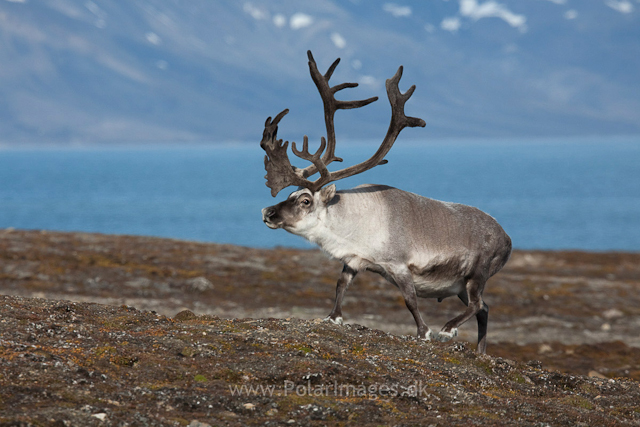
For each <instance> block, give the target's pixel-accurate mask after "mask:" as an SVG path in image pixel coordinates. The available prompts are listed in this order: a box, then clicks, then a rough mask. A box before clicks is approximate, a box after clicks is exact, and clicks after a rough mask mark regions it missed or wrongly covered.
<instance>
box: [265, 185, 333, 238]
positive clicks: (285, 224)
mask: <svg viewBox="0 0 640 427" xmlns="http://www.w3.org/2000/svg"><path fill="white" fill-rule="evenodd" d="M335 195H336V186H335V185H333V184H331V185H329V186H326V187H323V188H321V189H320V190H319V191H315V192H314V191H311V190H309V189H308V188H302V189H300V190H298V191H294V192H293V193H291V194H290V195H289V197H288V198H287V200H285V201H283V202H280V203H278V204H277V205H274V206H269V207H268V208H264V209H262V220H263V221H264V223H265V224H266V225H267V227H269V228H284V229H285V230H287V231H288V232H290V233H293V234H299V235H304V234H306V233H305V232H307V231H309V230H310V229H312V228H313V227H315V226H316V225H317V224H318V223H320V222H322V219H323V218H324V216H325V215H326V209H327V205H328V204H329V203H330V202H331V200H333V198H334V197H335Z"/></svg>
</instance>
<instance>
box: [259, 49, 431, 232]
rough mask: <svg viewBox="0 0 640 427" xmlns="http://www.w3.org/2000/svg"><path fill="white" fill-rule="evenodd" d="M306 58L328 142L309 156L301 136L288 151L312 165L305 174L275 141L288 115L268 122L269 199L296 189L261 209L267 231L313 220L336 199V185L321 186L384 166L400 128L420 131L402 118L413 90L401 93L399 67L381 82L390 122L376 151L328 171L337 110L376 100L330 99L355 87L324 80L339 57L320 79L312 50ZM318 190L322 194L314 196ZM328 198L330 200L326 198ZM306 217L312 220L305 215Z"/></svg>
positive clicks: (421, 122) (417, 122) (279, 141)
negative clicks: (292, 162)
mask: <svg viewBox="0 0 640 427" xmlns="http://www.w3.org/2000/svg"><path fill="white" fill-rule="evenodd" d="M307 56H308V57H309V71H310V73H311V78H312V79H313V82H314V83H315V85H316V87H317V88H318V92H320V97H321V98H322V103H323V105H324V119H325V126H326V129H327V138H326V139H325V138H324V137H322V138H321V140H320V148H319V149H318V150H317V151H316V152H315V153H313V154H311V153H310V152H309V139H308V137H307V136H306V135H305V136H304V138H303V144H302V150H301V151H300V150H298V148H297V146H296V143H295V142H292V143H291V151H293V154H295V155H296V156H297V157H299V158H301V159H304V160H307V161H309V162H311V165H309V166H307V167H306V168H304V169H300V168H297V167H295V166H293V165H291V162H290V161H289V157H288V155H287V148H288V146H289V141H284V142H283V141H282V139H277V133H278V124H279V123H280V120H282V118H283V117H284V116H285V115H286V114H287V113H288V112H289V110H288V109H287V110H284V111H282V112H280V113H279V114H278V115H277V116H276V117H275V118H274V119H273V120H272V119H271V117H269V118H267V121H266V122H265V125H264V132H263V134H262V141H261V142H260V146H261V147H262V148H263V149H264V151H265V152H266V156H265V157H264V166H265V169H266V171H267V175H266V176H265V178H266V179H267V182H266V185H267V187H269V188H271V195H272V196H274V197H275V196H276V195H277V194H278V193H279V192H280V190H282V189H283V188H286V187H289V186H291V185H295V186H298V187H301V188H302V189H301V190H298V191H296V192H294V193H292V194H291V195H290V196H289V198H287V200H286V201H284V202H282V203H280V204H278V205H275V206H271V207H269V208H265V209H263V210H262V213H263V220H264V222H265V223H266V224H267V226H269V227H271V228H285V229H289V228H291V226H290V225H289V224H292V223H293V221H294V220H295V221H302V220H303V219H304V218H312V217H313V215H316V216H317V215H318V214H319V212H320V211H319V210H318V209H319V206H325V205H326V204H327V203H328V202H329V201H330V200H331V198H333V195H334V194H335V186H331V187H328V188H326V189H323V187H324V186H325V185H326V184H328V183H330V182H333V181H337V180H339V179H343V178H346V177H349V176H353V175H356V174H359V173H362V172H364V171H367V170H369V169H371V168H373V167H375V166H377V165H382V164H385V163H387V161H386V160H385V159H384V157H385V156H386V154H387V153H388V152H389V150H390V149H391V147H392V146H393V143H394V142H395V140H396V138H397V137H398V135H399V134H400V132H401V131H402V129H404V128H405V127H416V126H421V127H424V126H425V122H424V120H422V119H419V118H416V117H407V116H406V115H405V114H404V104H405V103H406V102H407V101H408V100H409V98H410V97H411V95H412V94H413V91H414V90H415V88H416V87H415V85H414V86H411V87H410V88H409V90H408V91H407V92H405V93H401V92H400V89H399V88H398V83H399V82H400V78H401V77H402V66H400V68H398V71H397V72H396V74H395V75H394V76H393V77H392V78H390V79H388V80H387V81H386V88H387V95H388V97H389V102H390V104H391V123H390V124H389V129H388V130H387V134H386V136H385V137H384V139H383V141H382V144H381V145H380V147H379V148H378V151H376V152H375V154H374V155H373V156H372V157H371V158H369V159H368V160H366V161H364V162H362V163H358V164H356V165H353V166H350V167H348V168H345V169H340V170H338V171H334V172H329V170H328V169H327V166H328V165H329V164H330V163H332V162H334V161H337V162H341V161H342V159H341V158H339V157H336V156H335V149H336V136H335V127H334V124H333V118H334V115H335V112H336V111H337V110H344V109H352V108H360V107H364V106H365V105H368V104H370V103H372V102H374V101H376V100H377V99H378V97H373V98H368V99H363V100H356V101H339V100H337V99H336V98H335V94H336V92H338V91H340V90H342V89H345V88H353V87H357V86H358V84H357V83H341V84H338V85H336V86H333V87H331V86H330V85H329V79H330V78H331V76H332V75H333V72H334V71H335V69H336V67H337V66H338V63H339V62H340V58H338V59H336V60H335V61H334V62H333V64H331V66H330V67H329V69H328V70H327V72H326V73H325V74H324V75H322V74H320V72H319V71H318V67H317V65H316V61H315V60H314V59H313V55H312V54H311V51H307ZM316 173H319V174H320V176H319V177H318V178H317V179H316V180H315V181H310V180H308V179H307V178H308V177H310V176H312V175H314V174H316ZM321 189H323V191H319V190H321ZM329 196H331V197H330V198H329ZM312 214H313V215H312ZM310 215H311V216H310Z"/></svg>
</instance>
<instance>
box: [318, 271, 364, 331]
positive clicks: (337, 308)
mask: <svg viewBox="0 0 640 427" xmlns="http://www.w3.org/2000/svg"><path fill="white" fill-rule="evenodd" d="M356 274H358V272H357V271H356V270H354V269H353V268H351V267H349V266H348V265H346V264H345V265H344V267H343V268H342V273H341V274H340V278H339V279H338V284H337V285H336V302H335V304H334V305H333V310H331V313H329V315H328V316H327V317H326V318H325V319H324V320H326V321H329V322H331V323H335V324H336V325H342V323H343V322H342V299H343V298H344V293H345V292H346V291H347V288H348V287H349V285H350V284H351V282H353V278H354V277H356Z"/></svg>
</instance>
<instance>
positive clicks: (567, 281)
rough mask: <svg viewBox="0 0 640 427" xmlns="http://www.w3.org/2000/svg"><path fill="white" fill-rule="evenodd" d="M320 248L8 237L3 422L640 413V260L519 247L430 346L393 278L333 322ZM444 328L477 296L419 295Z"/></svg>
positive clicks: (1, 351) (532, 421) (469, 419)
mask: <svg viewBox="0 0 640 427" xmlns="http://www.w3.org/2000/svg"><path fill="white" fill-rule="evenodd" d="M340 270H341V266H340V264H339V263H338V262H336V261H333V260H330V259H328V258H326V256H325V255H324V254H322V253H321V252H319V251H315V250H293V249H284V248H278V249H273V250H263V249H253V248H243V247H237V246H230V245H217V244H208V243H196V242H185V241H178V240H170V239H158V238H149V237H134V236H110V235H99V234H86V233H57V232H44V231H42V232H41V231H22V230H12V229H7V230H0V426H10V425H11V426H14V425H22V426H29V425H56V426H76V425H79V426H80V425H81V426H84V425H96V426H98V425H100V426H103V425H104V426H110V425H113V426H116V425H123V426H124V425H141V426H142V425H145V426H146V425H151V426H153V425H158V426H161V425H162V426H164V425H175V426H180V425H183V426H186V425H190V426H194V427H196V426H207V425H209V426H214V425H350V424H353V425H434V426H451V425H461V426H462V425H465V426H466V425H522V426H525V425H527V426H528V425H554V426H555V425H571V426H573V425H583V426H596V425H598V426H600V425H602V426H604V425H612V426H613V425H640V383H639V382H638V381H639V380H640V336H639V334H638V331H639V330H640V292H639V291H640V254H633V253H584V252H529V251H515V252H514V254H513V256H512V258H511V260H510V261H509V263H508V264H507V266H506V267H505V268H504V270H503V271H502V272H500V273H499V274H498V275H496V276H495V277H494V278H492V279H491V280H490V281H489V283H488V285H487V288H486V290H485V294H484V297H485V301H486V302H487V303H488V304H489V306H490V307H491V309H490V314H489V335H488V348H487V355H486V356H480V355H477V354H476V353H475V351H474V349H475V335H476V325H475V321H470V322H468V323H467V324H465V325H464V326H463V327H462V328H461V329H460V336H459V337H458V338H456V339H455V340H454V341H452V342H449V343H431V342H423V341H420V340H416V339H415V332H416V331H415V324H414V322H413V319H412V317H411V315H410V313H409V312H408V310H407V309H406V307H405V306H404V302H403V300H402V297H401V295H400V292H399V291H398V290H397V289H396V288H394V287H393V286H392V285H390V284H389V283H387V282H385V281H384V280H383V279H382V278H380V277H379V276H377V275H374V274H368V273H367V274H361V275H359V276H358V277H357V278H356V281H355V282H354V284H353V286H352V287H351V288H350V289H349V290H348V292H347V297H346V298H345V304H344V310H343V312H344V317H345V321H346V323H347V324H346V325H343V326H337V325H333V324H330V323H327V322H323V321H322V320H321V319H322V318H324V317H325V316H326V315H327V314H328V313H329V311H330V309H331V307H332V304H333V296H334V293H335V282H336V280H337V278H338V275H339V272H340ZM419 304H420V307H421V311H422V313H423V316H424V318H425V320H426V321H427V323H428V324H429V325H430V326H431V327H432V328H434V329H440V328H441V327H442V326H443V325H444V323H446V321H447V320H449V319H450V318H452V317H454V316H455V315H457V314H459V313H460V312H461V310H462V309H463V306H462V304H461V303H460V301H458V300H457V299H453V298H451V299H449V300H445V301H443V302H442V303H437V302H436V301H432V300H420V301H419Z"/></svg>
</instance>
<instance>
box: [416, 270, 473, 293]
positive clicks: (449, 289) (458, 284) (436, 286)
mask: <svg viewBox="0 0 640 427" xmlns="http://www.w3.org/2000/svg"><path fill="white" fill-rule="evenodd" d="M413 283H414V286H415V288H416V295H417V296H419V297H420V298H448V297H452V296H454V295H459V294H460V293H461V292H463V291H464V280H462V279H453V280H444V279H435V280H430V279H429V278H428V277H424V276H415V275H414V276H413Z"/></svg>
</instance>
